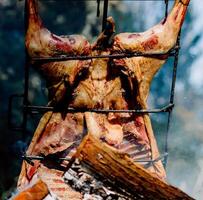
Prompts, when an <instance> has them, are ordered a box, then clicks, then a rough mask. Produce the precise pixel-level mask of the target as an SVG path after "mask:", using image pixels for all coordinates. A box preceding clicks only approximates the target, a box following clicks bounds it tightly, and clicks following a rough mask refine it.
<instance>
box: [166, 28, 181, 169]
mask: <svg viewBox="0 0 203 200" xmlns="http://www.w3.org/2000/svg"><path fill="white" fill-rule="evenodd" d="M180 34H181V30H180V32H179V34H178V38H177V43H176V46H177V48H176V51H175V57H174V67H173V75H172V84H171V94H170V104H174V95H175V84H176V77H177V67H178V56H179V51H180ZM171 115H172V109H171V110H169V113H168V121H167V130H166V135H165V149H164V152H165V153H168V135H169V131H170V123H171ZM167 161H168V156H166V157H165V159H164V167H165V168H166V165H167Z"/></svg>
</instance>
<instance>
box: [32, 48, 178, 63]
mask: <svg viewBox="0 0 203 200" xmlns="http://www.w3.org/2000/svg"><path fill="white" fill-rule="evenodd" d="M177 48H180V47H174V48H172V49H171V50H169V51H168V52H165V53H141V52H135V53H116V54H110V55H95V56H91V55H88V56H84V55H81V56H68V55H61V56H58V57H32V58H30V60H32V61H38V62H39V61H41V62H45V61H46V62H55V61H67V60H90V59H96V58H112V59H119V58H120V59H121V58H132V57H140V56H143V57H156V58H157V57H159V56H165V55H168V56H174V55H175V54H174V52H173V51H174V50H175V49H177ZM160 59H162V58H160Z"/></svg>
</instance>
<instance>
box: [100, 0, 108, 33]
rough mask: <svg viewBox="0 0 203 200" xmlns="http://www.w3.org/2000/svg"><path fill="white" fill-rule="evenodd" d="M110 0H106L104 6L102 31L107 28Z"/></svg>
mask: <svg viewBox="0 0 203 200" xmlns="http://www.w3.org/2000/svg"><path fill="white" fill-rule="evenodd" d="M108 3H109V2H108V0H104V8H103V20H102V31H104V29H105V28H106V19H107V14H108Z"/></svg>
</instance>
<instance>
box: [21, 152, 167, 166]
mask: <svg viewBox="0 0 203 200" xmlns="http://www.w3.org/2000/svg"><path fill="white" fill-rule="evenodd" d="M167 156H168V153H164V154H163V155H161V156H159V157H158V158H156V159H154V160H134V162H136V163H148V164H149V165H153V164H154V163H155V162H158V161H160V160H163V159H164V158H165V157H167ZM22 158H23V159H24V160H26V161H27V162H28V163H29V164H31V165H34V163H33V160H39V161H43V160H51V159H52V158H50V157H46V156H33V155H25V154H24V155H22ZM53 160H55V161H56V160H57V161H64V160H65V161H71V158H65V157H62V158H60V157H59V158H55V157H54V159H53Z"/></svg>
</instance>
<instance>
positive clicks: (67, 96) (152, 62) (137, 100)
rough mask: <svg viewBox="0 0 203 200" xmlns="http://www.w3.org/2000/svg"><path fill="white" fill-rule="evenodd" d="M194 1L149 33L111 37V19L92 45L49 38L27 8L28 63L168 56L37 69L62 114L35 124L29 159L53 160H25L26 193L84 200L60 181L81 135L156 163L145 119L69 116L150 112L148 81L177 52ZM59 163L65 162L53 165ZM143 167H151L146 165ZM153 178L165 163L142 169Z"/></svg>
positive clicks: (22, 182) (179, 4) (178, 4)
mask: <svg viewBox="0 0 203 200" xmlns="http://www.w3.org/2000/svg"><path fill="white" fill-rule="evenodd" d="M188 3H189V0H184V1H183V0H182V1H179V0H176V1H175V4H174V7H173V9H172V11H171V13H170V14H169V16H168V17H167V19H166V20H163V21H162V22H161V23H160V24H158V25H156V26H155V27H153V28H151V29H150V30H148V31H146V32H144V33H121V34H118V35H115V36H114V37H113V38H112V35H113V33H114V31H115V25H114V22H113V19H112V18H108V20H107V26H106V29H105V30H104V31H103V32H102V33H101V34H100V36H99V37H98V39H97V40H96V42H95V43H94V44H92V45H90V44H89V43H88V41H87V40H86V39H85V38H84V37H82V36H74V35H72V36H61V37H60V36H56V35H54V34H52V33H50V32H49V31H48V30H47V29H46V28H44V26H43V25H42V22H41V20H40V18H39V16H38V13H37V7H36V2H35V1H34V0H28V1H27V9H28V30H27V33H26V47H27V51H28V54H29V56H30V57H36V56H40V57H54V56H60V55H64V54H65V55H76V56H79V55H110V54H114V53H118V52H122V53H123V52H137V51H139V52H143V53H165V56H157V57H156V56H154V57H153V58H149V57H142V56H140V57H134V58H123V59H110V58H97V59H89V60H86V61H81V60H74V61H62V62H48V63H34V66H35V67H36V68H37V69H38V70H40V71H41V73H42V74H43V75H44V77H45V78H46V80H47V85H48V89H49V105H51V106H55V107H58V108H59V109H61V112H47V113H46V114H45V115H44V116H43V117H42V119H41V120H40V123H39V125H38V128H37V130H36V132H35V134H34V137H33V139H32V142H31V144H30V146H29V148H28V150H27V152H26V154H27V155H33V156H39V155H43V156H46V157H47V158H48V157H52V158H55V159H51V160H49V159H47V160H46V159H45V160H44V161H33V163H34V165H33V166H32V165H30V163H28V162H26V161H24V162H23V166H22V171H21V174H20V177H19V181H18V188H19V189H20V190H23V189H24V188H27V187H28V186H29V185H32V184H33V182H35V181H36V180H38V179H41V180H42V181H43V182H44V183H45V184H46V185H47V187H48V189H49V191H50V192H51V193H52V194H55V195H56V196H57V197H59V198H61V199H73V196H74V198H75V199H81V198H82V196H81V194H80V193H78V192H73V191H72V190H71V189H70V186H69V185H67V184H65V182H64V180H63V174H64V172H65V171H66V167H67V166H68V161H67V160H68V158H70V159H71V158H72V157H73V156H74V155H75V152H76V151H77V147H78V146H79V144H80V143H81V142H82V140H83V137H84V135H86V134H91V135H92V136H93V137H95V138H97V139H99V141H101V142H103V143H105V144H106V147H109V149H114V151H116V152H118V154H125V155H127V156H128V157H129V158H130V159H131V160H132V161H134V162H136V161H138V160H149V161H150V160H152V159H156V158H158V157H159V152H158V148H157V144H156V140H155V138H154V134H153V130H152V127H151V122H150V118H149V116H148V115H147V114H144V115H141V114H133V113H131V114H129V113H112V112H110V113H108V114H103V113H94V112H85V113H82V112H77V113H67V114H65V110H66V108H67V107H72V108H76V109H77V108H81V109H83V108H88V109H115V110H122V109H123V110H127V109H146V108H147V104H146V99H147V96H148V92H149V87H150V82H151V80H152V78H153V76H154V75H155V73H156V72H157V71H158V70H159V69H160V67H161V66H162V65H163V64H164V63H165V61H166V59H167V55H168V51H169V50H170V49H171V48H172V47H174V45H175V43H176V39H177V36H178V32H179V30H180V28H181V25H182V22H183V20H184V17H185V13H186V10H187V6H186V5H187V4H188ZM57 157H65V158H67V160H66V161H63V162H56V159H57ZM144 164H146V163H144ZM144 164H143V167H144V168H146V169H147V170H148V171H150V172H151V174H153V175H155V176H156V177H158V178H160V179H162V180H164V179H165V170H164V168H163V166H162V163H161V161H157V162H155V163H154V164H153V165H151V164H150V165H147V164H146V165H144Z"/></svg>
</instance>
